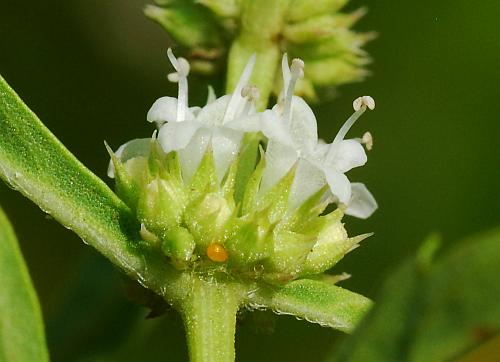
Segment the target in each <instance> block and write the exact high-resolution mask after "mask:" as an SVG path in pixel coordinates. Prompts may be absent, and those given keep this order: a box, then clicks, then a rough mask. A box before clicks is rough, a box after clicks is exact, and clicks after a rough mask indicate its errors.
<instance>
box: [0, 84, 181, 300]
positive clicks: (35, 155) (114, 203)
mask: <svg viewBox="0 0 500 362" xmlns="http://www.w3.org/2000/svg"><path fill="white" fill-rule="evenodd" d="M0 177H1V178H2V179H3V180H4V181H6V182H7V183H8V184H9V185H10V186H11V187H12V188H14V189H16V190H18V191H19V192H21V193H22V194H24V195H25V196H26V197H28V198H29V199H31V200H32V201H33V202H34V203H36V204H37V205H38V206H39V207H40V208H41V209H42V210H44V211H45V212H47V213H49V214H50V215H52V217H54V218H55V219H56V220H57V221H59V222H60V223H61V224H63V225H64V226H66V227H67V228H69V229H71V230H73V231H74V232H75V233H76V234H78V235H79V236H80V237H81V238H82V239H83V240H84V241H85V242H86V243H89V244H90V245H92V246H93V247H94V248H96V249H97V250H98V251H99V252H101V253H102V254H103V255H104V256H106V257H107V258H108V259H109V260H111V262H113V263H114V264H115V265H117V266H118V267H120V268H121V269H122V270H123V271H125V272H126V273H127V274H128V275H130V276H131V277H132V278H133V279H135V280H139V281H140V282H141V283H143V284H144V285H145V286H147V287H148V288H150V289H152V290H154V291H155V292H157V293H158V294H160V295H165V294H166V292H167V290H166V289H165V288H166V286H165V285H166V283H168V282H167V280H168V279H169V276H171V279H175V281H176V282H180V280H179V279H176V277H175V276H173V270H172V269H171V268H170V267H169V266H168V265H167V264H168V263H164V262H163V261H162V260H159V259H158V258H157V257H154V256H149V255H144V253H138V252H137V246H138V241H139V240H140V237H139V234H138V233H139V230H140V226H139V225H138V222H137V220H136V219H135V217H134V215H133V213H132V212H131V210H130V209H129V208H128V207H127V206H126V205H125V204H124V203H123V202H122V201H121V200H120V199H119V198H118V197H117V196H116V195H115V194H114V193H113V191H111V190H110V189H109V188H108V187H107V186H106V184H105V183H104V182H103V181H102V180H100V179H99V178H98V177H97V176H95V175H94V174H93V173H92V172H90V171H89V170H88V169H87V168H86V167H85V166H83V165H82V164H81V163H80V162H79V161H78V160H77V159H76V158H75V157H74V156H73V155H72V154H71V153H70V152H69V151H68V150H67V149H66V148H65V147H64V146H63V145H62V144H61V142H59V140H58V139H57V138H56V137H55V136H54V135H53V134H52V133H51V132H50V131H49V130H48V129H47V128H46V127H45V126H44V125H43V124H42V122H41V121H40V120H39V119H38V117H37V116H36V115H35V114H34V113H33V112H32V111H31V110H30V109H29V108H28V107H27V106H26V105H25V104H24V103H23V102H22V100H21V99H20V98H19V97H18V96H17V94H16V93H15V92H14V91H13V90H12V89H11V88H10V87H9V85H8V84H7V83H6V82H5V80H4V79H3V78H2V77H0ZM176 285H177V284H175V283H173V284H172V288H173V289H172V290H171V291H170V292H169V295H170V296H172V297H173V298H175V296H176V295H178V294H179V293H180V294H182V293H184V292H183V290H182V288H181V287H178V288H177V287H176Z"/></svg>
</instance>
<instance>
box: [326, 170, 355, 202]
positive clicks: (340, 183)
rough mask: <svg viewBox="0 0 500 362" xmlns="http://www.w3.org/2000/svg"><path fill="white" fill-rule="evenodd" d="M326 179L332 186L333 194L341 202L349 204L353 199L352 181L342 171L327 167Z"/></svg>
mask: <svg viewBox="0 0 500 362" xmlns="http://www.w3.org/2000/svg"><path fill="white" fill-rule="evenodd" d="M323 171H324V172H325V176H326V181H327V182H328V185H329V186H330V191H331V192H332V194H333V195H334V196H335V197H336V198H337V199H338V200H339V202H341V203H342V204H345V205H347V204H348V203H349V200H350V199H351V183H350V182H349V179H348V178H347V177H346V175H344V174H343V173H341V172H338V171H336V170H334V169H325V170H323Z"/></svg>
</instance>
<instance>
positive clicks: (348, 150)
mask: <svg viewBox="0 0 500 362" xmlns="http://www.w3.org/2000/svg"><path fill="white" fill-rule="evenodd" d="M331 147H333V145H332V146H331ZM366 161H367V157H366V152H365V149H364V148H363V146H362V145H361V143H359V142H358V141H357V140H354V139H349V140H343V141H340V143H338V144H337V147H336V152H335V153H331V152H330V153H329V154H328V159H327V160H326V164H327V165H329V167H333V168H335V169H336V170H337V171H340V172H342V173H345V172H347V171H349V170H351V169H353V168H354V167H358V166H363V165H364V164H365V163H366Z"/></svg>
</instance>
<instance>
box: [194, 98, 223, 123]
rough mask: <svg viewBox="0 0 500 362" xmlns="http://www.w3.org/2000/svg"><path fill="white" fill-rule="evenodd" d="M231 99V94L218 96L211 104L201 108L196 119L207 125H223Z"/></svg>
mask: <svg viewBox="0 0 500 362" xmlns="http://www.w3.org/2000/svg"><path fill="white" fill-rule="evenodd" d="M230 100H231V96H230V95H225V96H222V97H220V98H217V99H216V100H215V101H213V102H212V103H210V104H207V105H206V106H205V107H203V108H202V109H201V111H200V112H199V113H198V116H197V117H196V121H197V122H200V123H202V124H204V125H205V126H218V125H222V120H223V119H224V114H225V113H226V108H227V105H228V104H229V101H230Z"/></svg>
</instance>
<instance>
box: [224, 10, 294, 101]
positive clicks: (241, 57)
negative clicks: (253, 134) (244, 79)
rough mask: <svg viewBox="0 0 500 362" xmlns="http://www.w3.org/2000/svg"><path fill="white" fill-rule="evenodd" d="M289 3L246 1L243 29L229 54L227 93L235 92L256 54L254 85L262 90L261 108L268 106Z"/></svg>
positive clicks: (253, 75)
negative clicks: (242, 74) (244, 69)
mask: <svg viewBox="0 0 500 362" xmlns="http://www.w3.org/2000/svg"><path fill="white" fill-rule="evenodd" d="M286 4H287V3H286V1H269V0H243V1H242V6H241V12H242V14H241V28H240V33H239V35H238V37H237V38H236V39H235V40H234V42H233V44H232V45H231V49H230V51H229V58H228V68H227V85H226V91H227V93H230V92H232V91H233V89H234V88H235V86H236V84H237V82H238V79H239V78H240V75H241V73H242V71H243V68H244V67H245V64H246V63H247V62H248V59H249V58H250V57H251V56H252V54H256V55H257V60H256V63H255V67H254V70H253V74H252V77H251V82H252V83H253V84H254V85H256V86H257V87H258V88H259V91H260V99H259V101H258V105H257V106H258V108H259V109H263V108H265V107H266V106H267V103H268V101H269V96H270V94H271V91H272V88H273V85H274V78H275V75H276V70H277V69H278V64H279V60H280V58H281V49H280V43H279V42H280V33H281V30H282V26H283V16H284V11H285V9H286Z"/></svg>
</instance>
